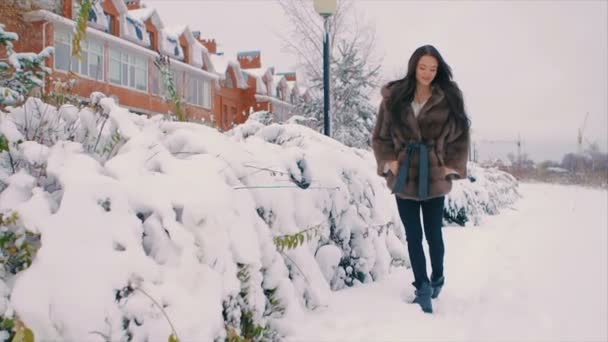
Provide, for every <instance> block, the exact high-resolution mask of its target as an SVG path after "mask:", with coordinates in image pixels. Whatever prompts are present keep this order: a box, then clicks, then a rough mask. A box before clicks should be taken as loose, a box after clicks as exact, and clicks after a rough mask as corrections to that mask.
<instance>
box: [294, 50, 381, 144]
mask: <svg viewBox="0 0 608 342" xmlns="http://www.w3.org/2000/svg"><path fill="white" fill-rule="evenodd" d="M330 67H331V75H330V77H331V80H330V87H331V109H330V116H331V125H332V137H333V138H335V139H336V140H338V141H340V142H342V143H343V144H345V145H348V146H352V147H359V148H367V147H369V144H370V143H369V141H370V135H371V130H372V129H373V126H374V122H375V117H376V110H375V108H374V107H373V106H371V104H370V101H369V95H370V93H371V91H373V89H374V86H375V84H376V81H377V80H378V77H379V72H380V67H379V66H369V65H368V64H367V61H366V59H365V58H364V56H363V55H362V54H361V47H360V45H359V44H358V41H357V40H353V41H342V42H340V43H339V44H338V46H337V56H336V58H334V59H333V61H332V63H330ZM311 83H312V89H314V90H315V91H313V92H312V93H311V95H312V100H311V101H309V102H305V101H300V102H299V103H298V104H297V106H296V107H297V111H298V112H300V113H302V114H303V115H304V116H307V117H313V118H315V121H313V122H312V124H311V126H313V128H316V129H318V130H321V129H322V127H323V92H322V90H323V78H322V77H316V78H313V79H312V80H311Z"/></svg>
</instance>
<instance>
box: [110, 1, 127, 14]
mask: <svg viewBox="0 0 608 342" xmlns="http://www.w3.org/2000/svg"><path fill="white" fill-rule="evenodd" d="M105 1H108V0H105ZM109 1H112V4H113V5H114V7H116V10H118V13H119V14H125V13H127V12H128V11H129V8H128V7H127V4H126V3H125V2H124V1H123V0H109Z"/></svg>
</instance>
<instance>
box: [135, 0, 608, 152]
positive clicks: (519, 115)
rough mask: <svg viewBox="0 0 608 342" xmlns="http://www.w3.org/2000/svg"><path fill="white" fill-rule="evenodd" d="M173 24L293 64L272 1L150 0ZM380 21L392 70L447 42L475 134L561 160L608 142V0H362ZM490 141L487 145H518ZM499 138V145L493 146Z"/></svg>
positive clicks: (231, 48)
mask: <svg viewBox="0 0 608 342" xmlns="http://www.w3.org/2000/svg"><path fill="white" fill-rule="evenodd" d="M144 2H145V3H146V4H147V5H148V6H149V7H155V8H157V9H158V10H159V13H160V16H161V18H162V20H163V22H164V23H165V25H166V26H171V25H180V24H187V25H189V26H190V27H191V29H192V30H201V35H202V36H203V37H210V38H215V39H216V40H217V41H218V43H219V47H218V50H220V51H224V52H225V53H226V54H227V55H229V56H230V55H231V56H234V55H235V54H236V52H238V51H247V50H260V51H261V53H262V63H263V65H264V66H275V68H276V69H277V71H280V72H281V71H292V70H294V68H295V58H294V57H293V56H291V55H289V54H287V53H285V52H282V51H281V50H282V49H281V48H282V43H281V39H280V38H279V37H278V33H284V34H286V33H287V27H288V25H289V23H288V22H287V20H286V18H285V17H284V16H283V14H282V10H281V8H280V7H279V6H278V4H277V3H276V2H275V1H273V0H246V1H244V0H147V1H144ZM356 7H357V10H358V13H359V14H360V15H362V16H363V17H364V18H365V20H366V21H368V22H369V23H370V24H372V25H374V26H375V28H376V36H377V48H378V51H377V53H378V55H380V56H382V57H383V61H382V66H383V73H384V75H385V77H386V78H387V79H388V78H394V77H396V76H400V75H401V74H402V73H403V72H405V67H406V64H407V60H408V59H409V57H410V55H411V53H412V52H413V51H414V50H415V49H416V48H417V47H418V46H420V45H423V44H432V45H434V46H435V47H437V48H438V49H439V51H440V52H441V53H442V54H443V56H444V58H445V59H446V61H447V62H448V64H450V66H451V67H452V69H453V72H454V77H455V80H456V81H457V82H458V83H459V84H460V86H461V88H462V90H463V92H464V94H465V100H466V105H467V108H468V110H469V114H470V116H471V118H472V120H473V127H474V134H475V138H476V139H478V140H481V139H498V140H504V139H516V137H517V135H518V134H520V135H521V137H522V139H523V141H524V148H525V151H526V152H528V153H529V154H530V156H531V157H532V158H533V159H537V160H542V159H548V158H550V159H561V156H562V155H563V154H564V153H565V152H570V151H575V150H576V134H577V128H578V127H579V126H580V125H581V124H582V122H583V118H584V116H585V113H586V112H589V119H588V122H587V125H586V130H585V136H586V138H588V140H590V141H597V142H598V143H600V145H601V148H602V150H604V151H606V150H607V149H608V137H607V136H608V1H557V0H556V1H515V0H513V1H405V0H367V1H366V0H358V1H356ZM500 145H501V144H482V143H480V145H479V146H480V149H481V151H480V152H481V153H482V154H483V153H484V152H489V151H490V150H496V152H499V151H498V150H500V149H502V150H504V151H511V152H513V151H515V149H514V144H513V145H512V144H507V145H503V146H500ZM490 146H491V147H490Z"/></svg>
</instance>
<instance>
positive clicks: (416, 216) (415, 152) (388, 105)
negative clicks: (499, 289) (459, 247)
mask: <svg viewBox="0 0 608 342" xmlns="http://www.w3.org/2000/svg"><path fill="white" fill-rule="evenodd" d="M382 97H383V99H382V103H381V104H380V110H379V112H378V117H377V121H376V125H375V127H374V130H373V133H372V147H373V150H374V155H375V157H376V161H377V165H378V174H379V175H380V176H382V177H385V179H386V182H387V185H388V186H389V188H390V189H391V191H392V193H394V194H395V197H396V200H397V208H398V209H399V216H400V217H401V220H402V222H403V225H404V226H405V234H406V238H407V248H408V253H409V257H410V262H411V264H412V270H413V272H414V283H413V285H414V287H415V288H416V291H415V298H414V300H413V302H414V303H418V304H419V305H420V306H421V308H422V310H423V311H424V312H428V313H432V312H433V307H432V303H431V298H437V296H438V295H439V292H440V291H441V288H442V286H443V284H444V282H445V278H444V274H443V256H444V245H443V237H442V232H441V228H442V221H443V203H444V198H445V195H446V194H447V193H449V192H450V190H451V189H452V180H456V179H464V178H466V177H467V159H468V152H469V126H470V121H469V118H468V117H467V114H466V113H465V110H464V102H463V97H462V92H461V91H460V89H459V88H458V85H456V83H455V82H454V81H452V71H451V69H450V67H449V66H448V64H447V63H446V62H445V61H444V60H443V58H442V57H441V55H440V54H439V52H438V51H437V49H435V48H434V47H433V46H431V45H425V46H422V47H420V48H418V49H416V51H414V53H413V54H412V56H411V57H410V60H409V63H408V70H407V75H406V76H405V77H404V78H403V79H401V80H397V81H393V82H390V83H388V84H387V85H386V86H384V87H383V88H382ZM420 209H422V216H423V219H422V220H423V222H424V234H425V236H426V240H427V242H428V245H429V254H430V258H431V266H432V273H431V277H430V279H429V277H428V275H427V270H426V258H425V255H424V250H423V247H422V225H421V222H420Z"/></svg>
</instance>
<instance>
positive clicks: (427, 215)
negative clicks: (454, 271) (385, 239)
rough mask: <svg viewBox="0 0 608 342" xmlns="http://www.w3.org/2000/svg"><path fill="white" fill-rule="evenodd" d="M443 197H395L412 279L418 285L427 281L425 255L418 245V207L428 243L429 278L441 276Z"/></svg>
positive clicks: (419, 234)
mask: <svg viewBox="0 0 608 342" xmlns="http://www.w3.org/2000/svg"><path fill="white" fill-rule="evenodd" d="M444 198H445V197H443V196H442V197H436V198H431V199H428V200H425V201H415V200H408V199H401V198H399V197H397V208H398V209H399V216H401V221H402V222H403V225H404V226H405V236H406V238H407V250H408V253H409V255H410V262H411V264H412V270H413V271H414V283H413V285H414V286H415V287H416V288H419V287H420V285H422V284H423V283H428V282H429V277H428V276H427V272H426V258H425V256H424V249H423V248H422V225H421V224H420V208H421V207H422V220H423V222H424V235H425V236H426V241H427V242H428V244H429V254H430V257H431V266H432V269H433V273H432V275H431V279H432V280H433V281H436V280H438V279H439V278H441V277H442V276H443V255H444V253H445V249H444V246H443V236H442V234H441V227H442V226H443V201H444Z"/></svg>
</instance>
